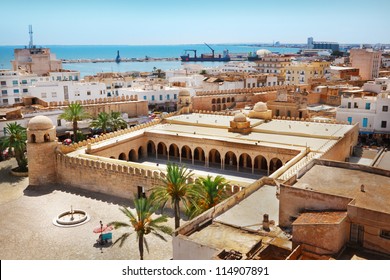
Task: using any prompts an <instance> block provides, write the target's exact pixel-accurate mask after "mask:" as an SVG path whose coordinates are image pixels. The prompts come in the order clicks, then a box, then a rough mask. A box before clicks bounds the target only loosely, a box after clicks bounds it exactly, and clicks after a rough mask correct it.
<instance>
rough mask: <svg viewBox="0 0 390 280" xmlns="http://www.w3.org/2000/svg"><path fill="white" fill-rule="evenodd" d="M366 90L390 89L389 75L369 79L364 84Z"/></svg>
mask: <svg viewBox="0 0 390 280" xmlns="http://www.w3.org/2000/svg"><path fill="white" fill-rule="evenodd" d="M363 90H364V91H369V92H375V93H381V92H382V91H387V90H390V79H389V78H387V77H384V78H376V79H375V81H368V82H366V83H364V85H363Z"/></svg>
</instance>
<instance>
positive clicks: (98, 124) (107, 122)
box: [90, 112, 111, 133]
mask: <svg viewBox="0 0 390 280" xmlns="http://www.w3.org/2000/svg"><path fill="white" fill-rule="evenodd" d="M90 126H91V127H92V128H96V129H101V130H102V131H103V133H106V132H107V128H109V127H111V119H110V115H109V114H107V113H106V112H100V113H99V114H98V115H97V118H96V119H95V120H92V122H91V125H90Z"/></svg>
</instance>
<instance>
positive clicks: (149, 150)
mask: <svg viewBox="0 0 390 280" xmlns="http://www.w3.org/2000/svg"><path fill="white" fill-rule="evenodd" d="M147 153H148V156H155V155H156V145H155V144H154V142H153V141H152V140H149V141H148V144H147Z"/></svg>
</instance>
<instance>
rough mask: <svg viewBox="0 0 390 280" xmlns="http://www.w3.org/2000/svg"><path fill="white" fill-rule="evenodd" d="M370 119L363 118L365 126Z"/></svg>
mask: <svg viewBox="0 0 390 280" xmlns="http://www.w3.org/2000/svg"><path fill="white" fill-rule="evenodd" d="M367 123H368V119H367V118H363V127H367Z"/></svg>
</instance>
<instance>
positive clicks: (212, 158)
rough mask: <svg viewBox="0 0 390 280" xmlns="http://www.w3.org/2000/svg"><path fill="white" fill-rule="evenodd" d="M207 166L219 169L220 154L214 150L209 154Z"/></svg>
mask: <svg viewBox="0 0 390 280" xmlns="http://www.w3.org/2000/svg"><path fill="white" fill-rule="evenodd" d="M209 166H210V167H216V168H221V154H220V153H219V152H218V151H217V150H216V149H212V150H211V151H210V152H209Z"/></svg>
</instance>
